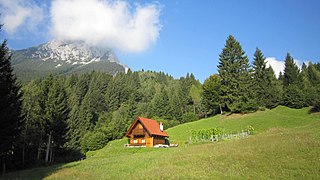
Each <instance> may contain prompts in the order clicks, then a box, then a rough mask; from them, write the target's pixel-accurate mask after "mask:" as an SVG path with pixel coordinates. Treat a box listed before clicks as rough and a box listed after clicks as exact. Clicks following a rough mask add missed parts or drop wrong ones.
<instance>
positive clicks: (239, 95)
mask: <svg viewBox="0 0 320 180" xmlns="http://www.w3.org/2000/svg"><path fill="white" fill-rule="evenodd" d="M218 72H219V76H220V78H221V94H220V95H221V104H224V107H223V108H224V109H226V110H230V111H231V112H244V111H251V110H255V109H256V108H257V107H256V105H255V104H254V102H253V101H252V96H253V95H252V91H251V87H252V79H251V72H250V65H249V60H248V58H247V56H246V55H245V52H244V51H243V50H242V47H241V45H240V43H239V42H238V41H237V40H236V39H235V38H234V37H233V36H232V35H230V36H229V37H228V39H227V41H226V44H225V47H224V48H223V50H222V53H221V54H220V55H219V65H218Z"/></svg>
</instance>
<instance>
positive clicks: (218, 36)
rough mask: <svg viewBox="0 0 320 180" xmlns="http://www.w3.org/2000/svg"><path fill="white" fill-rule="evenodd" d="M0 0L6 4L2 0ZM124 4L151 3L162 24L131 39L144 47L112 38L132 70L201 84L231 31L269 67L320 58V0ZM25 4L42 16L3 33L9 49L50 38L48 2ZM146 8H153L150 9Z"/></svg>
mask: <svg viewBox="0 0 320 180" xmlns="http://www.w3.org/2000/svg"><path fill="white" fill-rule="evenodd" d="M93 1H97V0H93ZM0 2H1V3H6V0H0ZM40 2H41V3H40ZM127 3H128V4H130V5H131V6H132V7H133V8H131V9H130V11H133V12H134V11H135V7H136V6H141V7H145V6H149V5H150V4H154V5H155V6H156V8H157V11H158V12H160V14H159V16H154V17H156V18H158V20H159V22H158V26H159V27H161V29H160V30H159V31H158V35H157V36H156V37H154V36H152V35H150V36H152V37H150V38H149V39H147V40H145V39H135V40H133V41H137V42H136V43H139V42H140V41H141V42H143V41H146V43H145V44H144V45H145V46H142V45H141V48H140V49H133V50H132V49H130V50H132V51H130V50H129V51H126V50H127V49H126V50H125V51H123V49H122V46H121V43H123V41H119V42H118V41H117V45H116V46H115V47H116V48H115V49H116V52H117V55H118V57H119V59H120V60H121V62H123V63H124V64H127V65H128V66H129V67H130V68H131V69H133V70H141V69H145V70H155V71H163V72H166V73H168V74H170V75H173V76H174V77H176V78H179V77H180V76H185V75H186V73H187V72H190V73H193V74H194V75H195V76H196V78H198V79H199V80H200V81H202V82H203V81H204V80H205V79H206V78H207V77H209V76H210V75H211V74H213V73H216V72H217V64H218V57H219V54H220V53H221V51H222V48H223V47H224V44H225V41H226V38H227V37H228V36H229V35H230V34H232V35H234V36H235V38H236V39H237V40H238V41H240V43H241V45H242V48H243V49H244V51H245V52H246V54H247V56H248V57H249V59H250V61H252V57H253V54H254V51H255V49H256V47H259V48H260V49H261V50H262V51H263V53H264V55H265V56H266V57H268V58H271V59H270V64H271V65H272V66H273V67H274V66H277V65H278V66H279V62H280V64H281V61H283V59H284V58H285V56H286V53H287V52H290V53H291V55H292V56H293V57H294V59H296V60H297V63H300V64H301V63H302V62H307V61H311V62H319V61H320V33H319V32H320V21H319V18H320V10H319V9H320V1H317V0H308V1H302V0H281V1H279V0H268V1H262V0H255V1H254V0H246V1H239V0H230V1H225V0H220V1H218V0H202V1H195V0H184V1H173V0H165V1H159V2H155V1H129V2H127ZM30 4H34V5H35V6H37V7H40V8H42V12H43V16H42V18H43V19H42V20H41V21H40V22H39V23H38V24H37V26H36V27H32V28H30V27H29V26H28V25H27V24H26V23H25V24H22V25H20V26H18V27H17V29H16V31H15V32H14V33H9V32H7V31H4V33H2V34H1V38H3V37H5V38H6V39H8V42H9V46H10V47H11V48H13V49H22V48H27V47H30V46H34V45H37V44H40V43H43V42H46V41H49V40H50V39H52V38H53V36H52V35H50V33H49V31H50V26H51V25H52V22H51V19H50V18H51V16H52V14H51V15H50V12H49V11H50V10H51V6H52V2H51V1H38V2H36V1H31V0H30V3H29V5H30ZM25 6H28V5H25ZM149 10H150V11H149V12H154V11H153V10H154V9H152V7H151V8H149ZM136 11H138V10H136ZM4 16H5V14H4ZM152 17H153V16H152ZM153 20H155V19H153ZM141 32H145V31H141ZM64 37H65V36H64ZM129 38H131V37H129ZM119 43H120V45H119ZM117 47H118V48H117ZM139 47H140V45H139ZM127 48H130V47H127ZM131 48H132V47H131ZM271 60H273V61H272V62H273V63H271ZM277 62H278V63H277ZM274 68H277V67H274ZM278 68H280V69H281V68H282V67H278Z"/></svg>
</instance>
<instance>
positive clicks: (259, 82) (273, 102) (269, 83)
mask: <svg viewBox="0 0 320 180" xmlns="http://www.w3.org/2000/svg"><path fill="white" fill-rule="evenodd" d="M253 60H254V61H253V78H254V82H253V89H254V95H255V99H256V102H257V104H258V105H259V106H261V107H267V108H272V107H275V106H277V105H278V102H279V98H280V97H281V90H280V89H281V88H280V84H279V83H278V80H277V78H276V76H275V74H274V71H273V69H272V67H269V68H267V67H266V61H265V57H264V56H263V53H262V51H261V50H260V49H258V48H257V49H256V52H255V53H254V59H253Z"/></svg>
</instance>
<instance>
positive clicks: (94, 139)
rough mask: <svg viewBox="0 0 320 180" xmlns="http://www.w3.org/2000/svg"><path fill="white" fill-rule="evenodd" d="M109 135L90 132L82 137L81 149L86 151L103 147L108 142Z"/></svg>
mask: <svg viewBox="0 0 320 180" xmlns="http://www.w3.org/2000/svg"><path fill="white" fill-rule="evenodd" d="M108 141H109V140H108V137H107V135H105V134H104V133H102V132H99V131H98V132H88V133H87V134H85V135H84V137H83V138H82V139H81V143H80V144H81V151H82V152H83V153H86V152H88V151H94V150H98V149H101V148H103V147H104V146H105V145H106V144H107V143H108Z"/></svg>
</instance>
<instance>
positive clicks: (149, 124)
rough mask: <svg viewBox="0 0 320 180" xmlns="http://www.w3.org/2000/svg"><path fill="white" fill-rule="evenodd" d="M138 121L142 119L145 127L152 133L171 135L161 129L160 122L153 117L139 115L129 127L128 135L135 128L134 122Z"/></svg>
mask: <svg viewBox="0 0 320 180" xmlns="http://www.w3.org/2000/svg"><path fill="white" fill-rule="evenodd" d="M137 121H140V122H141V124H142V125H143V127H144V128H145V129H146V130H147V131H148V132H149V134H150V135H159V136H165V137H169V136H168V134H167V133H166V132H165V131H161V130H160V124H159V123H158V122H157V121H156V120H153V119H148V118H143V117H138V118H137V119H136V120H135V121H134V122H133V123H132V125H131V127H130V128H129V130H128V132H127V133H126V136H127V135H128V133H129V132H130V131H131V129H132V128H133V126H134V124H136V123H137Z"/></svg>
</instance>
